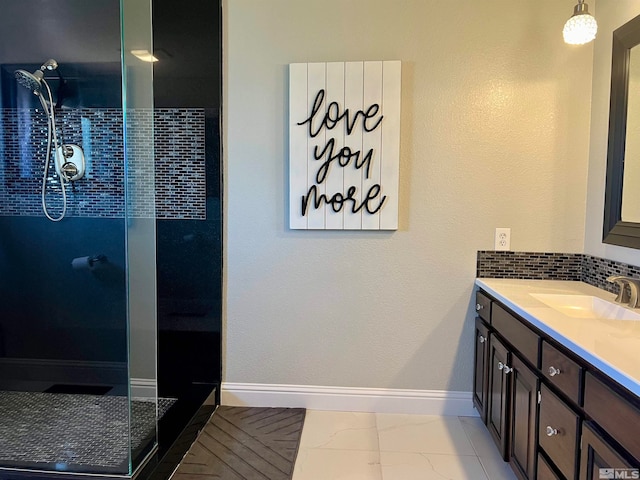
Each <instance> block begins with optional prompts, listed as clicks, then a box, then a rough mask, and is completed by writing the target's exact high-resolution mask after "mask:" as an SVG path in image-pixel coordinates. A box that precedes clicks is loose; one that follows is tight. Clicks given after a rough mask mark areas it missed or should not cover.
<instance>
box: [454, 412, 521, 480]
mask: <svg viewBox="0 0 640 480" xmlns="http://www.w3.org/2000/svg"><path fill="white" fill-rule="evenodd" d="M458 418H459V419H460V422H461V423H462V427H463V428H464V430H465V432H466V433H467V436H468V437H469V440H471V444H472V445H473V449H474V450H475V452H476V455H477V456H478V458H479V460H480V463H481V464H482V466H483V467H484V470H485V472H486V473H487V476H488V477H489V479H490V480H516V478H517V477H516V475H515V473H513V470H511V467H510V466H509V464H508V463H507V462H505V461H504V460H502V457H501V456H500V454H499V453H498V449H497V448H496V445H495V443H494V442H493V438H491V434H489V431H488V430H487V427H486V426H485V425H484V423H482V420H481V419H480V417H458Z"/></svg>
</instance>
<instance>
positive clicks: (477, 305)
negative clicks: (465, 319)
mask: <svg viewBox="0 0 640 480" xmlns="http://www.w3.org/2000/svg"><path fill="white" fill-rule="evenodd" d="M483 308H484V305H480V304H479V303H476V312H479V311H480V310H482V309H483Z"/></svg>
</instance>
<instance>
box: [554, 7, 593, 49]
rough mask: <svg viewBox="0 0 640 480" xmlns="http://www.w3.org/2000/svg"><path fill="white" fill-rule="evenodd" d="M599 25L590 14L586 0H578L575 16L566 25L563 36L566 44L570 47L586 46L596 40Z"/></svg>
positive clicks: (574, 11)
mask: <svg viewBox="0 0 640 480" xmlns="http://www.w3.org/2000/svg"><path fill="white" fill-rule="evenodd" d="M597 32H598V23H597V22H596V19H595V18H593V16H592V15H591V14H590V13H589V6H588V5H587V4H586V3H584V0H578V4H577V5H576V6H575V7H574V8H573V15H572V16H571V18H570V19H569V20H567V23H565V24H564V29H563V30H562V36H563V37H564V41H565V43H568V44H570V45H584V44H585V43H589V42H590V41H591V40H593V39H594V38H596V33H597Z"/></svg>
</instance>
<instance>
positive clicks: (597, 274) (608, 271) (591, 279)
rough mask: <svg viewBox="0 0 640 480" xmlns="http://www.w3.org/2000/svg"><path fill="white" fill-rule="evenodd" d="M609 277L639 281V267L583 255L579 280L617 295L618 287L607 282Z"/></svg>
mask: <svg viewBox="0 0 640 480" xmlns="http://www.w3.org/2000/svg"><path fill="white" fill-rule="evenodd" d="M611 275H624V276H626V277H632V278H639V279H640V267H636V266H634V265H629V264H628V263H622V262H616V261H614V260H607V259H605V258H598V257H592V256H591V255H583V258H582V276H581V278H580V280H582V281H583V282H585V283H588V284H590V285H593V286H594V287H598V288H602V289H604V290H606V291H608V292H612V293H618V287H617V286H615V284H613V283H611V282H607V277H610V276H611Z"/></svg>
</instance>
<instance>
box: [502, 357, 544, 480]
mask: <svg viewBox="0 0 640 480" xmlns="http://www.w3.org/2000/svg"><path fill="white" fill-rule="evenodd" d="M511 365H512V368H513V371H512V372H511V375H512V377H511V441H510V442H509V463H511V466H512V468H513V469H514V471H515V472H516V473H517V474H518V477H520V478H526V479H533V478H535V471H536V452H537V449H536V441H537V437H536V430H537V419H538V415H537V412H538V408H537V406H538V389H539V386H540V380H539V379H538V376H537V375H536V373H535V372H534V371H533V370H531V369H530V368H529V367H527V365H526V364H525V363H524V362H523V361H522V360H520V359H519V358H518V356H517V355H513V357H512V360H511Z"/></svg>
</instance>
